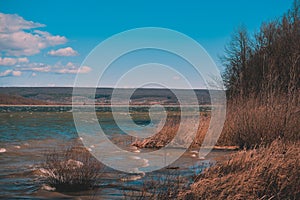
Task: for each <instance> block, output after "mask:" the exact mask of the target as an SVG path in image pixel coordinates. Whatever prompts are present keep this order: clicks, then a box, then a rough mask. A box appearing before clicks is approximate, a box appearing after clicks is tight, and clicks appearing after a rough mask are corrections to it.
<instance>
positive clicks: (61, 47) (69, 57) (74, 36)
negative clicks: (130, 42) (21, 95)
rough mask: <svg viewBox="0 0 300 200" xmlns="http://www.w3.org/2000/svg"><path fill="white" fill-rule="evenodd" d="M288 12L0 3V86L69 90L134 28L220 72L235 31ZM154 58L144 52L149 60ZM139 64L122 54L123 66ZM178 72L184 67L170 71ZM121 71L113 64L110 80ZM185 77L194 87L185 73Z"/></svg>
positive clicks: (242, 0) (270, 0)
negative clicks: (93, 59)
mask: <svg viewBox="0 0 300 200" xmlns="http://www.w3.org/2000/svg"><path fill="white" fill-rule="evenodd" d="M291 5H292V0H252V1H246V0H227V1H221V0H220V1H216V0H211V1H200V0H198V1H197V0H195V1H162V0H152V1H141V0H134V1H133V0H129V1H121V0H120V1H114V0H111V1H96V0H95V1H91V0H85V1H80V0H78V1H74V0H73V1H71V0H70V1H69V0H65V1H58V0H51V1H40V0H24V1H20V0H0V87H9V86H33V87H36V86H43V87H44V86H73V84H74V80H75V77H76V74H77V73H79V74H85V75H88V74H89V73H90V74H92V73H93V71H95V69H93V66H84V65H83V66H82V67H81V68H80V69H79V67H80V66H81V64H82V62H83V61H84V59H85V58H86V56H87V55H88V54H89V52H91V51H92V50H93V48H95V47H96V46H97V45H98V44H99V43H101V42H102V41H104V40H105V39H107V38H109V37H111V36H112V35H114V34H117V33H120V32H123V31H126V30H129V29H134V28H140V27H163V28H168V29H172V30H176V31H179V32H181V33H184V34H186V35H188V36H189V37H191V38H193V39H194V40H196V41H197V42H198V43H199V44H201V45H202V46H203V47H204V49H205V50H206V51H207V52H208V54H209V55H210V56H211V57H212V59H213V60H214V61H215V63H216V64H217V66H218V67H219V69H220V71H222V70H223V67H222V64H221V62H220V60H219V57H220V56H222V55H223V51H224V46H225V45H226V44H227V43H228V42H229V40H230V37H231V34H232V33H233V32H234V30H235V29H236V28H237V27H238V26H240V25H243V26H246V27H247V29H248V30H249V32H250V33H253V32H255V31H258V29H259V27H260V25H261V23H262V22H265V21H270V20H272V19H275V18H277V17H280V16H282V14H283V13H285V12H286V11H287V10H288V9H289V8H290V7H291ZM157 53H158V52H154V51H153V52H150V53H149V51H147V52H144V54H149V55H153V56H154V57H157ZM162 55H164V56H165V59H170V56H168V55H167V54H164V53H162V54H160V57H162ZM141 57H143V56H140V57H139V56H130V55H129V57H128V58H127V60H128V59H140V58H141ZM158 60H160V59H158ZM146 61H149V58H147V59H146V60H145V62H146ZM150 61H151V60H150ZM124 62H125V63H126V60H125V61H124ZM174 63H180V62H177V61H176V62H173V64H174ZM171 65H172V62H171ZM180 67H181V68H182V69H181V70H183V71H185V68H187V66H185V65H184V64H182V65H181V66H176V68H178V69H179V70H180ZM121 68H122V62H119V65H117V66H115V67H114V69H113V70H112V73H111V74H114V72H118V71H122V70H120V69H121ZM114 70H115V71H114ZM187 73H190V76H189V77H190V79H191V81H194V82H197V77H194V78H193V76H192V74H193V71H192V70H190V72H189V70H187ZM106 79H107V81H106V82H105V83H103V85H102V86H105V87H110V86H112V84H113V83H111V82H110V81H109V79H110V76H108V78H106ZM116 79H117V78H116ZM175 80H176V78H174V81H175ZM199 83H201V84H202V82H201V81H199ZM128 87H130V86H128ZM199 87H201V86H199Z"/></svg>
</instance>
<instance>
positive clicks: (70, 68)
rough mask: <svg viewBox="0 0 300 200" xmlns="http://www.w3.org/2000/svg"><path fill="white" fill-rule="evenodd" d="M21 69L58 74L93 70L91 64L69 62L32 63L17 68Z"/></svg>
mask: <svg viewBox="0 0 300 200" xmlns="http://www.w3.org/2000/svg"><path fill="white" fill-rule="evenodd" d="M17 69H18V70H20V71H32V72H42V73H48V72H52V73H57V74H77V73H80V74H86V73H89V72H91V71H92V69H91V68H90V67H89V66H82V67H79V66H78V65H76V64H74V63H72V62H69V63H67V64H66V65H62V64H61V63H57V64H55V65H48V64H45V63H30V64H28V65H26V66H23V67H18V68H17Z"/></svg>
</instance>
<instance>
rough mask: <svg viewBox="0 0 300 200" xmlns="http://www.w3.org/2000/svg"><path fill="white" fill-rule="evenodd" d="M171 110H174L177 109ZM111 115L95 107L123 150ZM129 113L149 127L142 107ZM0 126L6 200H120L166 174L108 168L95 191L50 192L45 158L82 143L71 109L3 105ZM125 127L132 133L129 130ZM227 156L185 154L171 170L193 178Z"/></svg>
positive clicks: (0, 180)
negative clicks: (43, 179)
mask: <svg viewBox="0 0 300 200" xmlns="http://www.w3.org/2000/svg"><path fill="white" fill-rule="evenodd" d="M169 109H170V111H174V112H176V111H177V110H176V109H177V108H169ZM109 111H110V108H108V107H102V108H97V116H98V118H99V123H100V124H101V127H102V128H103V130H104V131H105V133H106V135H107V137H108V138H109V139H111V140H112V141H115V143H116V144H118V145H120V146H122V145H123V148H127V147H128V146H129V145H130V141H126V140H128V137H126V136H127V135H126V134H125V133H123V132H122V131H121V130H120V129H119V127H118V126H117V125H116V124H115V122H114V120H113V118H112V116H111V114H110V112H109ZM146 111H147V109H146ZM133 112H135V113H138V114H137V115H135V117H134V120H135V122H136V123H137V124H139V125H147V124H149V123H151V122H150V121H149V118H148V116H147V112H145V108H140V109H135V110H133ZM123 114H124V113H123ZM120 115H122V109H121V110H120ZM0 124H1V126H0V152H1V153H0V166H1V167H0V197H2V198H5V199H24V198H25V199H45V198H56V199H76V198H78V197H80V198H81V199H98V198H101V199H122V198H123V195H124V191H125V190H126V188H135V189H136V190H139V189H141V187H142V185H143V183H144V182H145V181H146V180H147V179H149V177H159V176H161V175H162V174H165V173H168V169H162V170H159V171H156V172H152V173H147V174H146V175H145V176H140V177H138V176H137V175H136V174H135V177H133V175H132V174H125V173H122V172H118V171H115V170H112V169H110V168H107V169H106V174H107V176H106V177H104V180H103V181H102V183H101V185H100V186H99V188H98V189H95V190H93V191H85V192H73V193H59V192H55V191H48V190H47V189H45V186H44V185H43V183H42V182H41V177H39V175H38V173H37V171H38V170H40V169H41V165H42V164H43V163H44V162H45V155H46V154H47V153H49V152H51V151H53V150H54V149H60V148H63V147H66V146H68V145H71V144H72V143H74V142H76V143H80V142H81V141H80V138H79V136H78V134H77V131H76V128H75V125H74V121H73V116H72V112H71V108H70V107H60V106H56V107H45V106H43V107H39V106H34V107H18V106H15V107H14V106H11V107H9V106H4V107H0ZM127 128H128V130H130V129H131V127H130V126H128V127H127ZM133 131H134V130H133ZM126 138H127V139H126ZM120 141H121V142H120ZM122 141H123V142H122ZM124 141H125V142H124ZM142 151H147V150H142ZM174 151H176V150H174ZM225 154H228V153H227V152H222V151H213V152H211V153H210V154H209V155H208V157H207V158H206V159H205V160H199V159H198V158H197V156H195V153H194V152H186V153H185V154H184V155H183V156H182V157H181V158H180V159H179V160H177V161H176V162H175V163H173V164H172V167H174V168H176V170H177V171H176V173H178V174H180V175H181V176H185V177H192V176H193V175H194V174H195V173H200V172H201V171H202V170H203V169H204V168H206V167H208V166H210V165H211V163H213V162H214V160H216V159H218V158H219V157H222V156H223V155H225ZM113 159H118V158H117V157H116V158H113ZM128 162H130V160H129V161H128Z"/></svg>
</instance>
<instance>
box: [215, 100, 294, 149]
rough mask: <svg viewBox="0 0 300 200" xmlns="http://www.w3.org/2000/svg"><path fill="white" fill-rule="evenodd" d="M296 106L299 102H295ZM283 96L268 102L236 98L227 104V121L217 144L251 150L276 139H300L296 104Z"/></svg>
mask: <svg viewBox="0 0 300 200" xmlns="http://www.w3.org/2000/svg"><path fill="white" fill-rule="evenodd" d="M298 102H299V100H298ZM298 102H296V103H293V104H290V102H289V101H288V100H287V99H286V98H285V97H284V96H283V95H282V96H276V97H272V99H269V100H262V99H258V98H254V97H251V98H247V99H243V98H235V99H232V100H230V101H229V102H228V108H227V117H226V121H225V124H224V129H223V132H222V135H221V137H220V139H219V141H218V143H219V144H223V145H224V144H225V145H238V146H240V147H241V148H244V147H246V148H253V147H255V146H257V145H261V144H270V143H271V142H272V141H274V140H275V139H277V138H279V137H280V138H281V139H283V140H288V141H296V140H299V139H300V109H299V106H298V105H299V103H298Z"/></svg>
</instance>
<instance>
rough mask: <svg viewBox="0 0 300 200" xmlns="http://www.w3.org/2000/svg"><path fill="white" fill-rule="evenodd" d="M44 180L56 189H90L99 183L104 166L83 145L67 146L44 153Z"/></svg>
mask: <svg viewBox="0 0 300 200" xmlns="http://www.w3.org/2000/svg"><path fill="white" fill-rule="evenodd" d="M43 169H44V170H43V171H44V173H43V176H44V182H45V183H46V184H47V185H49V186H51V187H54V188H55V189H56V190H57V191H61V192H70V191H82V190H88V189H92V188H93V187H95V186H97V185H98V184H99V181H100V178H101V175H102V172H103V169H104V166H103V165H102V164H101V163H100V162H99V161H98V160H96V159H95V158H94V157H93V156H92V155H91V154H90V152H89V151H87V150H86V149H85V148H84V147H73V146H72V147H69V148H67V149H65V150H62V151H54V152H52V153H49V154H48V155H46V161H45V163H44V164H43Z"/></svg>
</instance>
